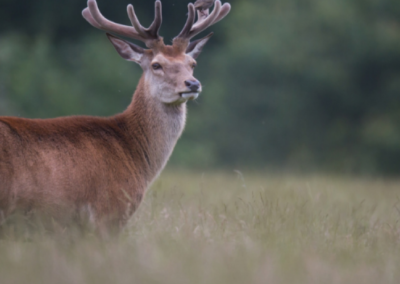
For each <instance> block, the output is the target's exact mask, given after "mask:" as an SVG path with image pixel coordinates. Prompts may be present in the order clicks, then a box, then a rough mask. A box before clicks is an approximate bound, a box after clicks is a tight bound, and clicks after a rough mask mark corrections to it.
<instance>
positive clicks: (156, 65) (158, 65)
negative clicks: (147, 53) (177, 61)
mask: <svg viewBox="0 0 400 284" xmlns="http://www.w3.org/2000/svg"><path fill="white" fill-rule="evenodd" d="M151 67H153V70H159V69H162V66H161V65H160V64H159V63H153V64H152V65H151Z"/></svg>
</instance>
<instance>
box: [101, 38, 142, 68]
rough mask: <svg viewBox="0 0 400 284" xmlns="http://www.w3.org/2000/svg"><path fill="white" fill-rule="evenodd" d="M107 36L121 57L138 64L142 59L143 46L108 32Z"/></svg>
mask: <svg viewBox="0 0 400 284" xmlns="http://www.w3.org/2000/svg"><path fill="white" fill-rule="evenodd" d="M107 37H108V39H109V40H110V41H111V43H112V44H113V45H114V47H115V49H116V50H117V52H118V53H119V55H121V57H122V58H124V59H126V60H128V61H134V62H136V63H138V64H140V60H141V59H142V56H143V54H144V52H145V50H144V49H143V48H141V47H140V46H137V45H136V44H133V43H131V42H129V41H126V40H123V39H120V38H118V37H115V36H113V35H110V34H108V33H107Z"/></svg>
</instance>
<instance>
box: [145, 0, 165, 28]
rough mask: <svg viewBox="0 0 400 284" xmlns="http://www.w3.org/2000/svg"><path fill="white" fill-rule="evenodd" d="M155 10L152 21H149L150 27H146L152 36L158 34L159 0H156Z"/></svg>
mask: <svg viewBox="0 0 400 284" xmlns="http://www.w3.org/2000/svg"><path fill="white" fill-rule="evenodd" d="M154 9H155V11H154V21H153V23H151V25H150V27H149V28H148V30H149V32H150V34H152V35H154V36H156V35H157V36H158V31H159V30H160V27H161V24H162V13H161V11H162V6H161V1H159V0H157V1H156V4H155V8H154Z"/></svg>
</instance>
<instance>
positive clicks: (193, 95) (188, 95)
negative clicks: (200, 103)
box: [181, 93, 199, 101]
mask: <svg viewBox="0 0 400 284" xmlns="http://www.w3.org/2000/svg"><path fill="white" fill-rule="evenodd" d="M198 96H199V93H182V94H181V97H182V98H183V99H185V100H188V101H189V100H195V99H197V97H198Z"/></svg>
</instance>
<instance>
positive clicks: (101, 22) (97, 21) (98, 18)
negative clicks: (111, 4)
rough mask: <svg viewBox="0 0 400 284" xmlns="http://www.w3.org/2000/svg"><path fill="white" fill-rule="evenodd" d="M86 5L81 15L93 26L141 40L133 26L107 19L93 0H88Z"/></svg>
mask: <svg viewBox="0 0 400 284" xmlns="http://www.w3.org/2000/svg"><path fill="white" fill-rule="evenodd" d="M87 4H88V7H87V8H85V9H84V10H83V11H82V16H83V17H84V18H85V19H86V20H87V21H88V22H89V23H90V24H91V25H92V26H94V27H95V28H98V29H100V30H103V31H106V32H114V33H117V34H119V35H122V36H126V37H131V38H135V39H138V40H141V38H140V37H139V36H138V34H137V32H136V30H135V28H134V27H129V26H125V25H121V24H117V23H114V22H112V21H109V20H107V19H106V18H105V17H104V16H103V15H102V14H101V13H100V10H99V8H98V7H97V3H96V1H95V0H88V3H87Z"/></svg>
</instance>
